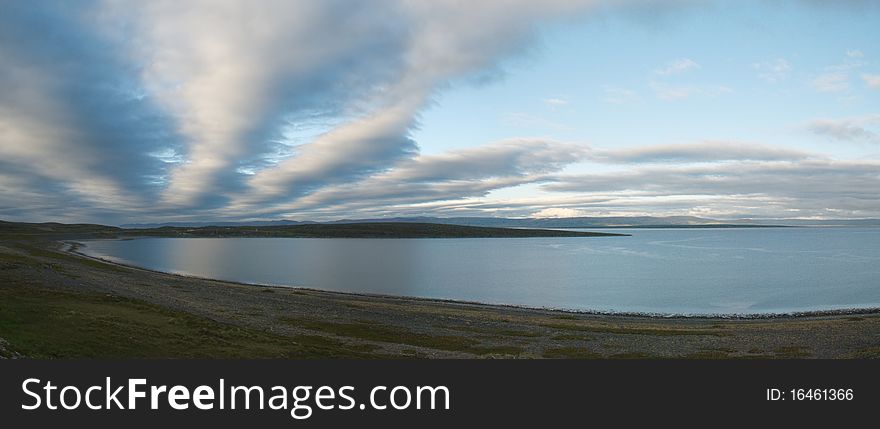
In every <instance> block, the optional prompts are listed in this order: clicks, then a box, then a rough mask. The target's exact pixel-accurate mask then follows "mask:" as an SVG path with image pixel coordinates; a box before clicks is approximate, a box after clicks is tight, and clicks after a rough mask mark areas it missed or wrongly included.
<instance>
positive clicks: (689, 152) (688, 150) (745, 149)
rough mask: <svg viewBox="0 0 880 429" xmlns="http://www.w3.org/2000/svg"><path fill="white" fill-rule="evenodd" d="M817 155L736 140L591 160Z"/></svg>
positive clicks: (594, 155)
mask: <svg viewBox="0 0 880 429" xmlns="http://www.w3.org/2000/svg"><path fill="white" fill-rule="evenodd" d="M817 156H818V155H815V154H811V153H808V152H804V151H800V150H796V149H786V148H780V147H775V146H766V145H759V144H754V143H744V142H736V141H705V142H698V143H684V144H670V145H656V146H641V147H636V148H630V149H616V150H594V151H593V152H591V159H592V160H594V161H598V162H605V163H617V164H627V163H683V162H684V163H693V162H718V161H748V160H751V161H758V160H761V161H781V160H791V161H797V160H804V159H809V158H815V157H817Z"/></svg>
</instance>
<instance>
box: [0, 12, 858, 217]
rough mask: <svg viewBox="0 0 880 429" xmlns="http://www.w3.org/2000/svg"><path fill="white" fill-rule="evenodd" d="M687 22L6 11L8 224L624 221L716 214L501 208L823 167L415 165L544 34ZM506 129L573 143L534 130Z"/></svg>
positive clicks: (517, 154)
mask: <svg viewBox="0 0 880 429" xmlns="http://www.w3.org/2000/svg"><path fill="white" fill-rule="evenodd" d="M680 3H682V4H685V3H689V2H680V1H678V0H670V1H663V2H656V1H642V0H630V1H608V0H604V1H603V0H547V1H542V2H534V1H531V0H487V1H480V2H472V3H467V4H466V5H465V4H464V3H462V2H460V1H457V0H440V1H435V2H412V1H408V0H377V1H374V2H369V3H366V2H350V1H345V0H326V1H298V2H289V1H282V0H265V1H261V2H256V3H255V2H245V1H233V0H217V1H208V0H193V1H188V2H183V3H181V2H174V1H171V0H157V1H151V2H124V1H116V0H94V1H82V2H76V4H72V3H64V2H60V3H55V2H53V3H50V4H46V3H43V2H24V1H21V2H0V217H3V218H12V219H20V220H66V221H86V220H87V221H97V222H106V223H126V222H132V221H139V220H158V219H167V220H184V219H189V220H192V219H199V220H214V219H239V218H254V217H276V216H281V215H284V216H292V217H298V218H315V219H317V218H322V217H323V218H326V217H352V216H360V215H367V214H376V215H384V214H394V213H399V214H404V213H419V212H424V213H435V214H465V213H468V214H481V213H482V214H485V213H506V214H520V215H528V214H532V213H536V212H541V210H543V209H545V208H548V207H549V208H552V209H559V210H563V209H571V210H583V209H585V208H589V209H590V210H598V211H607V212H613V211H615V210H620V209H622V208H626V207H630V208H632V207H641V206H644V207H648V205H647V204H648V203H647V202H646V201H649V200H650V206H651V207H655V208H659V207H665V206H667V205H669V207H671V206H674V205H681V206H682V207H683V205H684V204H686V203H685V201H688V202H689V203H692V204H698V200H700V198H704V197H693V196H690V195H676V196H673V197H674V198H671V199H669V200H667V201H665V202H664V201H660V199H659V198H660V197H659V196H651V195H643V196H627V195H625V194H626V193H627V192H629V193H632V194H635V193H638V192H643V191H635V190H633V189H627V190H625V191H618V188H617V187H615V186H613V185H611V186H609V187H608V188H606V189H604V190H601V191H596V192H589V193H586V194H582V195H570V193H569V191H560V193H561V195H559V194H557V195H547V196H541V197H534V198H532V197H529V198H525V197H520V198H501V197H498V194H503V193H505V192H506V191H502V192H499V191H501V190H504V189H506V188H512V187H519V186H524V187H531V188H536V187H539V186H543V187H546V188H547V189H550V187H551V186H555V185H559V186H563V185H565V184H570V183H573V182H576V181H577V180H579V179H578V178H577V177H570V176H568V175H566V174H564V173H563V172H564V171H565V170H566V167H568V166H571V165H573V164H577V163H585V164H589V162H592V164H596V163H603V164H605V165H603V166H601V167H602V168H622V169H627V168H630V169H633V170H638V171H642V169H643V168H647V167H663V166H665V167H669V166H670V165H671V164H672V163H699V164H724V165H726V164H738V163H742V164H743V165H751V164H748V163H750V162H756V163H783V164H784V163H793V164H799V163H816V162H820V161H822V160H823V159H824V158H822V157H819V156H816V155H812V154H804V153H799V152H796V151H791V150H784V149H773V148H768V147H763V146H758V145H750V144H741V143H736V142H729V143H728V142H700V143H694V144H690V145H666V146H648V147H643V148H633V149H626V150H599V149H591V148H589V147H586V146H584V145H580V144H572V143H563V142H556V141H552V140H546V139H524V138H520V139H509V140H504V141H500V142H494V143H489V144H486V145H482V146H478V147H473V148H469V149H463V150H456V151H449V152H445V153H438V154H432V155H424V154H422V153H420V149H419V144H418V142H417V141H415V139H414V135H416V134H415V131H416V130H417V129H418V127H419V120H420V117H421V115H422V114H423V113H424V112H425V111H426V109H429V108H431V106H433V105H436V100H437V99H438V97H439V96H440V95H441V94H442V92H443V91H444V90H446V89H448V88H450V87H453V86H455V85H468V84H472V83H473V82H474V81H477V80H480V81H492V80H493V79H499V78H501V77H503V75H504V73H505V70H504V64H505V61H507V60H508V59H510V58H512V57H516V56H519V55H524V54H528V53H529V52H531V50H533V49H536V47H539V44H536V43H535V41H536V40H540V29H541V28H543V27H546V26H547V25H548V24H551V23H554V22H556V21H562V20H569V19H571V17H573V16H579V15H581V14H585V13H590V12H591V11H593V10H595V9H597V8H598V9H601V10H602V11H607V10H609V9H611V8H614V9H615V10H620V9H619V8H623V9H622V10H626V11H630V12H631V11H633V10H636V9H640V8H647V9H646V10H650V11H652V12H654V11H661V10H662V11H666V10H677V9H675V8H676V7H678V5H679V4H680ZM628 13H629V12H628ZM652 16H654V15H653V14H652ZM855 61H856V59H851V62H853V63H854V62H855ZM699 67H700V66H699V64H697V63H696V62H695V61H693V60H690V59H687V58H682V59H679V60H676V61H672V62H670V63H669V64H667V65H665V66H664V67H663V68H660V69H658V70H657V74H656V75H655V76H654V78H655V79H657V80H658V81H659V82H654V83H652V85H651V89H652V90H653V91H654V92H655V94H656V95H657V96H658V97H660V98H661V99H666V100H680V99H686V98H690V97H698V96H702V97H716V96H720V95H723V94H726V93H730V92H732V90H731V89H730V88H728V87H725V86H720V85H687V84H673V83H670V82H667V80H672V79H675V77H676V76H678V75H682V74H686V73H688V72H689V71H693V70H697V69H699ZM854 67H856V66H854V65H853V66H852V67H851V68H848V69H847V70H853V69H854ZM825 71H827V72H829V73H830V72H841V71H843V69H840V70H837V69H828V70H825ZM866 76H869V75H866ZM865 81H866V83H868V84H869V85H872V83H871V82H872V81H871V80H870V79H869V78H867V77H866V78H865ZM604 95H605V101H606V102H609V103H626V102H630V101H634V100H636V99H637V98H638V96H637V94H636V93H635V92H634V91H632V90H630V89H625V88H613V87H606V88H605V90H604ZM545 102H546V103H547V104H548V105H549V106H562V105H564V104H565V102H566V100H565V99H562V98H550V99H547V100H545ZM503 120H505V121H507V122H508V123H516V124H519V125H525V126H528V127H543V128H546V129H550V130H565V129H568V128H567V127H566V126H565V125H564V124H558V123H555V122H553V121H548V120H546V119H544V118H540V117H535V116H530V115H524V114H512V115H509V116H508V117H506V118H504V119H503ZM820 125H821V124H820ZM826 125H827V124H826ZM844 125H846V124H844ZM853 126H859V127H861V128H862V129H863V130H864V132H863V133H862V134H858V132H857V131H853V130H851V129H850V128H852V127H853ZM871 126H872V125H871V124H867V123H855V124H854V125H852V126H849V127H847V126H844V127H843V132H838V133H837V135H840V136H844V137H845V138H849V139H862V140H865V139H866V138H867V139H869V140H870V139H874V138H875V137H872V135H874V136H875V135H876V132H875V131H873V130H872V129H871ZM838 128H839V127H838ZM817 129H822V130H826V131H820V133H821V132H826V133H829V134H828V135H831V134H830V131H827V130H836V131H840V130H839V129H836V128H834V127H828V126H825V127H824V128H822V127H819V128H817ZM866 136H867V137H866ZM826 161H827V160H826ZM780 165H781V164H780ZM594 166H595V165H594ZM584 168H586V167H584ZM854 168H860V167H858V166H857V167H854ZM624 177H626V175H624ZM633 186H635V184H633ZM646 187H647V189H648V190H650V188H651V185H650V184H648V185H646ZM722 194H724V188H722V189H721V190H720V191H719V194H718V195H716V196H715V197H713V198H716V199H717V200H718V201H719V203H718V204H722V203H721V202H720V201H722V200H724V201H728V202H729V201H733V200H734V199H737V198H740V197H738V196H735V195H731V194H725V195H722ZM743 198H745V197H743ZM748 198H752V197H748ZM670 201H674V202H670ZM848 201H849V200H848ZM813 203H816V204H819V203H818V202H816V201H813ZM834 203H835V201H832V202H830V203H829V204H834ZM786 204H788V203H786ZM791 204H792V205H795V203H791ZM841 204H842V206H841V207H843V208H846V207H847V206H846V204H849V203H847V202H846V201H843V202H841ZM853 204H854V203H853ZM542 205H543V206H542ZM640 205H641V206H640ZM719 207H720V206H719ZM835 207H836V206H835ZM548 213H549V212H548Z"/></svg>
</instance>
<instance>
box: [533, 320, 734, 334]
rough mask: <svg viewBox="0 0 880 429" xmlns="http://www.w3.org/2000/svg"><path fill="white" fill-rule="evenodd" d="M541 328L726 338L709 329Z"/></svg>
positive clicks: (566, 325) (552, 325) (553, 325)
mask: <svg viewBox="0 0 880 429" xmlns="http://www.w3.org/2000/svg"><path fill="white" fill-rule="evenodd" d="M541 326H544V327H547V328H553V329H559V330H564V331H577V332H590V333H597V334H603V333H604V334H629V335H653V336H661V337H665V336H676V335H711V336H719V337H720V336H724V335H726V334H725V333H724V332H718V331H713V330H708V329H681V328H661V327H657V328H653V327H652V328H641V327H632V328H631V327H624V326H590V325H578V324H573V323H555V322H551V323H541Z"/></svg>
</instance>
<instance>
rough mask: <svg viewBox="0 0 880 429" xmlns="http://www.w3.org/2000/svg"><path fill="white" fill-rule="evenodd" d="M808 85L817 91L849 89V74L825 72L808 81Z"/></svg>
mask: <svg viewBox="0 0 880 429" xmlns="http://www.w3.org/2000/svg"><path fill="white" fill-rule="evenodd" d="M810 85H811V86H812V87H813V89H815V90H816V91H819V92H843V91H848V90H849V75H848V74H847V73H845V72H831V73H825V74H822V75H819V76H817V77H815V78H814V79H813V80H812V81H810Z"/></svg>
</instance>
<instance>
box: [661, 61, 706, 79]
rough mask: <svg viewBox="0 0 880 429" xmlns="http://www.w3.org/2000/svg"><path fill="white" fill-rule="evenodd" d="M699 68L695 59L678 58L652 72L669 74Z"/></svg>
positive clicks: (663, 74) (662, 74)
mask: <svg viewBox="0 0 880 429" xmlns="http://www.w3.org/2000/svg"><path fill="white" fill-rule="evenodd" d="M699 68H700V65H699V64H698V63H697V62H696V61H694V60H692V59H690V58H679V59H677V60H674V61H670V62H668V63H666V65H664V66H663V67H662V68H659V69H657V70H654V73H656V74H658V75H660V76H669V75H675V74H681V73H684V72H686V71H688V70H695V69H699Z"/></svg>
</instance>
